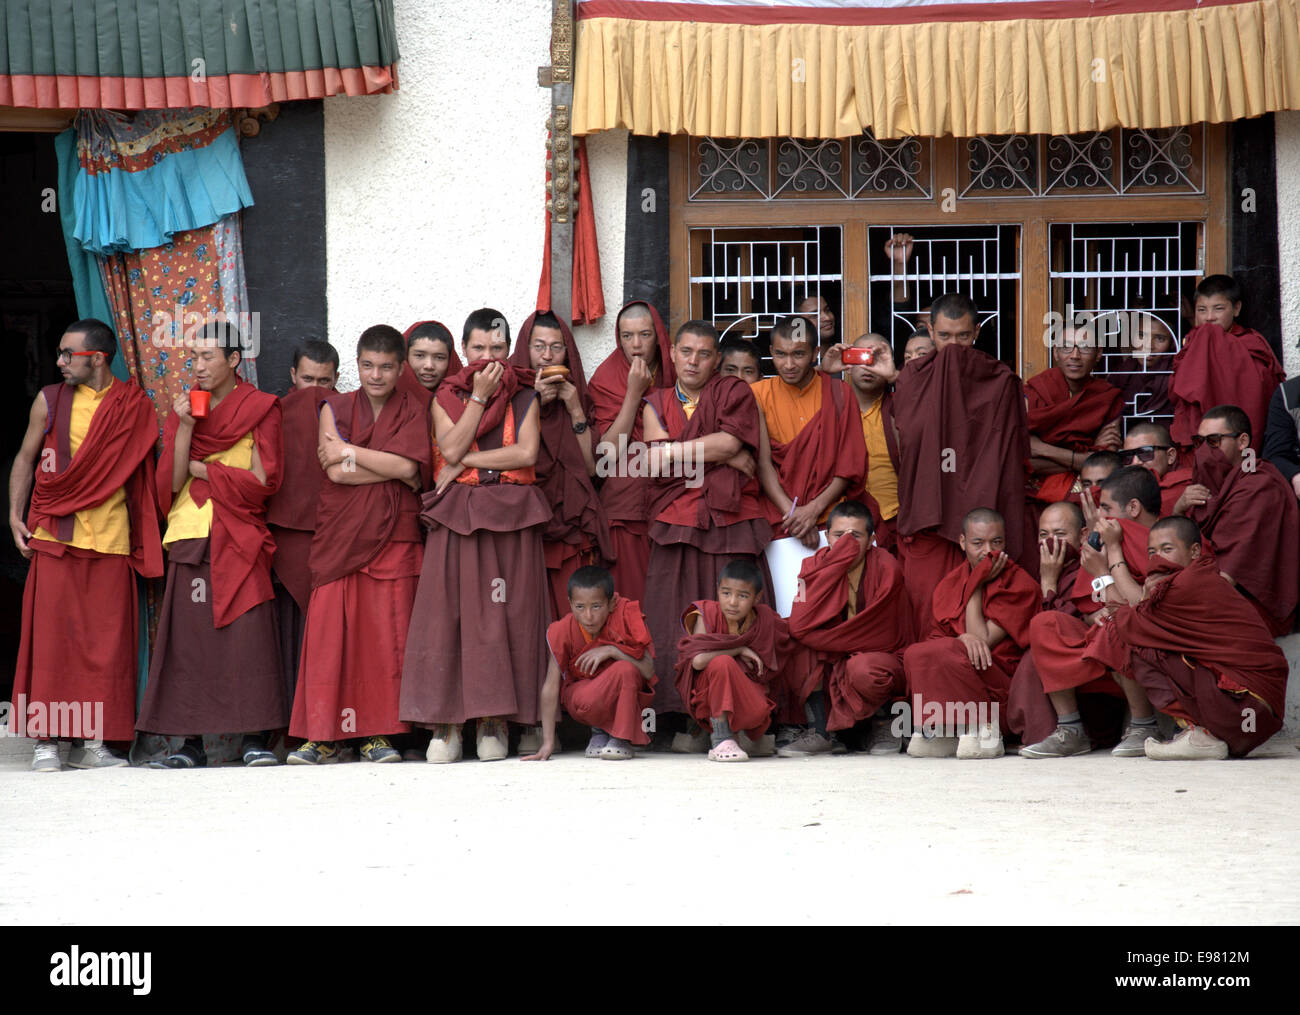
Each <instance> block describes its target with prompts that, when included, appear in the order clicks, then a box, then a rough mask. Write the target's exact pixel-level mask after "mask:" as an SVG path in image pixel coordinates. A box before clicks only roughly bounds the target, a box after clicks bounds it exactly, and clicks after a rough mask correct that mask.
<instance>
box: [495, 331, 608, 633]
mask: <svg viewBox="0 0 1300 1015" xmlns="http://www.w3.org/2000/svg"><path fill="white" fill-rule="evenodd" d="M536 319H537V315H536V314H533V315H532V316H530V317H529V318H528V320H526V321H524V323H523V326H522V327H521V328H520V329H519V335H518V337H517V338H516V339H515V351H514V352H513V353H511V355H510V362H511V363H512V364H514V366H515V367H516V369H517V370H518V371H519V377H520V383H522V384H523V385H524V386H526V387H530V386H532V384H533V383H534V382H535V380H536V375H535V373H534V371H533V370H531V369H530V368H529V366H528V364H529V357H528V346H529V343H530V342H531V341H532V335H533V324H534V322H535V321H536ZM560 333H561V334H562V335H563V336H564V346H565V362H564V365H565V366H567V367H568V368H569V377H568V380H569V382H570V383H571V384H573V385H574V387H576V388H577V389H578V400H579V401H580V402H581V403H582V407H583V413H584V416H585V417H586V419H587V421H588V423H589V424H590V425H589V426H588V428H587V431H586V432H585V433H583V434H581V435H579V434H576V433H574V432H573V420H572V418H571V417H570V416H569V410H568V409H567V408H566V407H565V405H564V404H563V403H562V402H561V401H560V400H559V399H558V398H556V399H554V400H553V401H552V402H550V403H549V404H548V405H543V406H541V407H540V412H541V415H540V418H539V423H540V426H541V441H540V443H539V445H538V451H537V466H536V472H537V484H538V486H539V487H540V488H541V491H542V495H543V496H544V497H545V498H546V502H547V503H548V504H550V505H551V511H552V514H551V520H550V521H549V522H547V523H546V530H545V531H544V532H543V533H542V551H543V553H544V554H545V555H546V572H547V578H548V588H549V590H550V597H551V614H552V616H555V617H562V616H564V614H566V613H568V612H569V594H568V582H569V578H570V577H571V576H572V575H573V573H574V572H575V571H577V569H578V568H580V567H582V566H584V565H586V564H595V563H600V562H604V563H606V564H608V563H610V562H612V561H613V559H614V545H613V541H612V539H611V538H610V534H609V522H608V520H607V518H606V516H605V506H604V504H602V503H601V500H600V495H599V494H598V493H597V492H596V487H595V485H594V483H593V482H592V478H591V476H589V475H588V474H587V460H586V458H585V457H583V453H582V447H581V445H580V444H579V442H580V441H586V442H588V443H589V444H590V445H591V446H592V448H593V449H594V447H595V444H596V438H597V434H596V432H595V428H594V424H591V419H592V409H591V398H590V396H589V395H588V394H587V380H586V376H585V375H584V373H583V370H582V355H581V353H580V352H579V351H578V345H577V343H576V342H574V340H573V333H572V332H571V331H569V329H568V328H567V327H566V326H565V325H564V324H563V323H561V324H560Z"/></svg>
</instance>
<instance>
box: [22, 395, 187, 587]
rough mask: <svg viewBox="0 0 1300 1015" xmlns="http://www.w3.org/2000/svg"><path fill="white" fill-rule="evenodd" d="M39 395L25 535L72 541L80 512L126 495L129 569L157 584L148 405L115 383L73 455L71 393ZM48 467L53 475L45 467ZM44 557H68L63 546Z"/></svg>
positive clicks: (158, 542) (153, 431) (159, 560)
mask: <svg viewBox="0 0 1300 1015" xmlns="http://www.w3.org/2000/svg"><path fill="white" fill-rule="evenodd" d="M41 395H42V397H43V398H44V399H45V441H44V446H43V452H42V457H41V465H40V466H38V467H37V469H36V475H35V481H34V483H33V486H32V497H31V505H30V507H29V508H28V512H27V528H28V530H30V531H32V532H35V531H36V530H37V529H38V528H42V529H44V530H45V531H46V532H49V533H51V534H52V535H53V536H54V537H55V538H57V539H64V540H67V539H71V538H72V534H73V526H74V519H75V515H76V513H77V512H78V511H84V510H86V509H88V508H93V507H97V506H98V505H100V504H102V503H103V502H104V501H105V500H107V499H108V498H109V497H111V496H112V495H113V494H114V493H116V492H117V491H118V490H119V489H123V490H124V491H125V496H126V508H127V515H128V518H129V525H130V529H131V557H130V559H131V567H132V568H133V569H134V570H135V571H136V572H137V573H138V574H140V575H141V576H143V577H145V578H157V577H159V576H160V575H162V573H163V556H162V537H161V535H160V533H159V527H158V499H157V490H156V487H155V469H154V457H153V450H154V441H155V440H156V439H157V436H158V430H157V426H158V423H157V416H156V415H155V414H154V410H153V403H151V402H150V401H149V398H148V396H147V395H145V393H144V392H143V391H141V390H140V388H139V387H137V386H136V385H135V384H133V383H130V382H127V381H122V380H115V381H113V383H112V385H111V386H110V387H109V390H108V391H107V392H106V393H105V394H104V395H103V398H102V399H101V401H100V402H99V405H98V406H97V407H96V408H95V412H94V415H93V416H92V417H91V420H90V426H89V427H88V428H87V430H86V435H85V437H83V438H82V440H81V444H80V445H79V446H78V448H77V453H76V454H75V455H73V454H72V452H71V444H70V432H69V426H70V425H71V420H72V400H73V398H74V397H75V395H76V388H74V387H73V386H71V385H68V384H51V385H48V386H46V387H45V388H43V389H41ZM50 460H52V461H53V463H54V468H53V469H47V468H46V467H45V463H46V462H47V461H50ZM169 465H170V460H169ZM169 473H170V469H169ZM168 503H170V497H169V498H168ZM42 550H44V551H46V552H49V553H53V554H55V555H56V556H62V555H63V553H65V552H66V550H65V549H64V545H63V544H62V543H45V544H44V545H43V546H42Z"/></svg>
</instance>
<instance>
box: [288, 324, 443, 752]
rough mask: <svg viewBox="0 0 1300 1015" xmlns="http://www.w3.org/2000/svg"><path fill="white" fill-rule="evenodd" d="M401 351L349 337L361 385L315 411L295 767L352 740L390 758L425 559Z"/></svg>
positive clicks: (422, 456) (380, 337)
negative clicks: (315, 488)
mask: <svg viewBox="0 0 1300 1015" xmlns="http://www.w3.org/2000/svg"><path fill="white" fill-rule="evenodd" d="M405 355H406V345H405V343H404V342H403V340H402V336H401V335H400V334H399V333H398V331H397V329H396V328H390V327H389V326H387V325H383V324H381V325H376V326H374V327H372V328H367V329H366V330H365V331H364V332H362V334H361V338H360V340H359V341H358V342H357V373H358V375H359V377H360V379H361V389H360V390H359V391H354V392H350V393H348V394H333V395H330V396H329V397H328V398H327V399H326V400H325V404H324V405H323V406H322V408H321V412H320V422H319V427H318V447H317V456H318V464H319V465H320V466H321V467H323V468H324V470H325V482H324V483H322V484H321V489H320V494H319V498H318V503H317V512H316V520H317V527H316V534H315V538H314V539H313V541H312V548H311V581H312V592H311V598H310V601H309V603H308V607H307V623H306V631H305V634H304V636H303V652H302V665H301V667H300V669H299V674H298V686H297V690H296V693H295V695H294V702H293V720H292V723H291V725H290V729H289V732H290V733H291V734H292V735H293V736H295V737H302V738H303V739H304V740H306V741H307V742H306V743H304V744H303V745H302V746H301V747H299V748H298V749H297V750H296V751H294V752H293V753H292V754H291V755H289V762H290V763H291V764H301V765H318V764H324V763H329V762H331V761H335V760H337V756H338V751H339V741H343V740H348V739H351V738H357V739H360V740H362V741H363V743H362V744H361V748H360V753H361V757H362V759H363V760H365V761H371V762H377V763H385V762H397V761H400V760H401V756H400V754H399V753H398V751H397V749H396V748H395V747H394V745H393V743H392V741H391V740H390V737H392V736H394V735H395V734H398V733H404V732H406V731H407V730H408V729H409V727H408V726H407V725H406V724H405V723H403V722H402V721H401V720H400V718H399V717H398V695H399V693H400V689H401V678H402V662H403V658H404V654H405V649H406V634H407V625H408V621H409V618H410V615H411V607H412V603H413V602H414V599H415V586H416V582H417V581H418V578H419V574H420V566H421V564H422V562H423V556H424V554H423V550H424V547H423V532H422V531H421V529H420V522H419V490H420V489H421V488H422V487H424V486H426V485H428V483H429V481H430V478H431V461H430V447H429V440H428V415H427V409H426V407H425V404H424V403H423V401H422V400H421V399H420V398H419V397H418V396H413V395H410V394H407V393H406V392H404V391H400V390H398V377H399V375H400V374H401V373H403V372H404V371H405V370H406V367H405V364H404V359H405Z"/></svg>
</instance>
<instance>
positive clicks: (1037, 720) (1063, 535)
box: [1007, 501, 1145, 758]
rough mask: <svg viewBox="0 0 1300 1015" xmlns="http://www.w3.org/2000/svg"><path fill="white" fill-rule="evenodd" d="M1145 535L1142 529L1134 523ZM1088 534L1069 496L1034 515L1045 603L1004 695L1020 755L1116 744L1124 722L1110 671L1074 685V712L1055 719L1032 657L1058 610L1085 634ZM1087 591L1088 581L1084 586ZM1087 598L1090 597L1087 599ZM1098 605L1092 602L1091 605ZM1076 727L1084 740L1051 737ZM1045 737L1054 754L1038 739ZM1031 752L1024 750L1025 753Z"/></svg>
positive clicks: (1078, 632)
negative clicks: (1081, 600) (1040, 631)
mask: <svg viewBox="0 0 1300 1015" xmlns="http://www.w3.org/2000/svg"><path fill="white" fill-rule="evenodd" d="M1137 528H1138V529H1140V530H1141V532H1142V534H1143V535H1145V529H1142V528H1141V526H1138V527H1137ZM1087 535H1088V527H1087V523H1086V522H1085V520H1084V515H1083V511H1082V509H1081V508H1080V507H1079V505H1078V504H1076V503H1073V502H1071V501H1060V502H1058V503H1056V504H1050V505H1048V506H1047V507H1046V508H1044V509H1043V513H1042V516H1041V517H1040V518H1039V520H1038V553H1039V561H1038V575H1039V584H1040V585H1041V587H1042V592H1043V606H1042V612H1040V613H1039V614H1038V615H1037V616H1036V617H1034V619H1033V620H1031V621H1030V622H1029V645H1030V650H1029V651H1028V652H1026V653H1025V654H1024V655H1023V656H1021V657H1020V662H1019V664H1017V666H1016V672H1015V675H1014V676H1012V678H1011V691H1010V693H1009V694H1008V696H1007V729H1009V730H1010V731H1011V732H1012V733H1015V734H1017V735H1019V737H1020V739H1021V741H1022V742H1023V743H1024V744H1026V745H1034V747H1030V746H1026V747H1023V748H1021V751H1020V754H1021V756H1022V757H1026V758H1038V757H1066V756H1068V755H1069V754H1083V753H1085V747H1086V748H1087V749H1091V747H1092V743H1095V742H1098V741H1100V742H1102V743H1104V744H1105V745H1106V746H1110V745H1112V744H1114V743H1115V742H1116V741H1117V740H1118V739H1119V736H1120V732H1121V730H1120V725H1121V723H1122V721H1123V710H1124V694H1123V692H1122V691H1121V690H1120V689H1119V685H1118V684H1117V683H1115V681H1113V680H1111V679H1110V678H1109V677H1108V676H1102V677H1101V678H1099V679H1098V680H1095V681H1093V682H1092V683H1090V684H1087V685H1085V686H1082V687H1079V688H1076V689H1075V690H1076V692H1077V693H1078V694H1079V695H1081V697H1080V698H1079V702H1078V713H1075V712H1073V711H1071V710H1068V709H1067V711H1066V712H1065V713H1064V714H1063V715H1062V716H1061V717H1059V718H1058V716H1057V714H1056V710H1055V709H1054V708H1053V707H1052V700H1051V699H1050V698H1049V697H1048V696H1047V692H1046V691H1045V690H1043V681H1042V677H1041V676H1040V675H1039V672H1038V667H1037V665H1036V664H1035V662H1034V652H1033V645H1034V631H1035V629H1036V627H1037V626H1038V625H1040V624H1044V623H1047V624H1050V623H1052V622H1053V621H1051V620H1047V621H1045V620H1044V619H1043V618H1044V617H1048V616H1050V615H1051V614H1053V613H1059V614H1061V615H1062V619H1066V620H1073V621H1078V622H1079V623H1080V625H1081V626H1080V627H1073V625H1072V627H1071V629H1072V630H1073V631H1075V633H1076V637H1077V639H1078V640H1079V641H1080V642H1081V641H1082V640H1083V638H1084V637H1086V635H1087V626H1086V625H1084V624H1083V623H1082V617H1083V614H1082V613H1081V612H1080V605H1079V604H1078V603H1076V602H1075V595H1076V591H1075V590H1076V587H1077V583H1078V576H1079V569H1080V564H1079V554H1080V551H1081V549H1082V547H1083V540H1084V538H1085V537H1086V536H1087ZM1087 589H1088V591H1089V592H1090V591H1091V586H1088V587H1087ZM1087 602H1088V603H1091V601H1090V600H1088V601H1087ZM1097 606H1100V604H1094V608H1096V607H1097ZM1075 726H1078V727H1079V730H1078V732H1080V733H1083V732H1086V733H1087V734H1088V738H1089V740H1088V742H1087V743H1086V744H1085V742H1084V741H1083V740H1078V741H1077V742H1074V743H1071V744H1070V745H1068V751H1067V750H1065V745H1059V744H1057V743H1056V742H1055V741H1054V740H1052V736H1053V734H1054V733H1056V732H1057V731H1058V729H1061V728H1064V727H1071V728H1072V727H1075ZM1045 740H1046V741H1049V745H1048V746H1050V747H1052V748H1053V749H1054V752H1052V753H1039V752H1046V751H1047V747H1044V746H1042V745H1041V744H1040V742H1041V741H1045ZM1027 751H1028V752H1029V753H1026V752H1027Z"/></svg>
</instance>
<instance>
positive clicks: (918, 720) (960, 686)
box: [903, 361, 1042, 730]
mask: <svg viewBox="0 0 1300 1015" xmlns="http://www.w3.org/2000/svg"><path fill="white" fill-rule="evenodd" d="M913 362H915V361H913ZM992 564H993V561H992V559H991V558H990V557H985V558H984V559H983V560H982V561H980V563H979V564H978V565H977V566H976V567H975V568H973V569H972V568H971V567H970V566H969V564H967V563H966V562H965V561H963V562H962V563H961V564H960V565H958V566H957V567H956V568H954V569H953V570H952V571H951V572H950V573H949V574H948V575H947V576H946V577H945V578H944V580H943V581H942V582H940V583H939V587H938V588H936V589H935V590H934V616H935V625H936V626H935V631H934V632H933V633H932V634H931V636H930V638H929V639H928V640H926V641H922V642H917V643H916V644H915V645H911V646H909V647H908V648H907V649H906V650H904V652H903V668H904V670H905V672H906V676H907V689H908V692H909V694H910V695H911V697H912V702H913V715H912V722H913V724H914V725H920V724H924V723H925V722H926V721H927V719H928V717H929V716H931V715H933V714H934V709H935V706H937V707H938V708H939V710H940V714H942V715H944V717H945V718H944V727H945V729H948V728H949V727H951V726H953V725H962V724H964V725H965V726H966V727H967V729H968V730H969V729H970V727H971V719H972V718H973V714H974V715H977V714H978V712H976V711H975V710H976V709H977V708H978V706H979V705H981V704H983V703H990V704H992V705H995V706H998V708H999V709H1000V708H1001V706H1002V705H1004V704H1005V703H1006V700H1007V694H1008V692H1009V691H1010V689H1011V674H1012V673H1014V672H1015V668H1016V664H1017V663H1019V662H1020V657H1021V655H1023V654H1024V651H1025V649H1026V648H1027V647H1028V644H1029V622H1030V620H1031V619H1032V618H1033V616H1034V615H1035V614H1036V613H1037V612H1038V609H1039V607H1040V605H1041V603H1042V589H1041V588H1040V587H1039V585H1038V583H1037V582H1036V581H1034V580H1033V579H1032V578H1030V577H1029V575H1028V574H1026V573H1025V572H1024V571H1023V570H1022V569H1021V568H1020V567H1019V565H1017V564H1016V563H1015V561H1013V560H1008V561H1007V563H1006V565H1005V566H1004V567H1003V569H1002V573H1001V574H999V575H998V576H997V577H996V578H994V579H993V580H992V581H991V582H988V583H987V584H986V585H985V586H984V588H983V590H982V594H983V612H984V618H985V620H989V621H992V622H993V623H995V624H997V625H998V626H999V627H1000V628H1002V630H1004V631H1006V633H1007V634H1006V637H1005V638H1003V639H1002V640H1001V641H999V642H998V643H997V644H996V645H994V646H993V649H992V652H991V655H992V657H993V661H992V664H991V665H990V666H989V667H988V668H987V669H984V670H976V669H975V667H973V666H972V665H971V663H970V659H969V657H968V656H967V655H966V648H965V646H963V645H962V644H961V642H960V641H958V640H957V639H958V636H959V635H961V634H964V633H965V632H966V603H967V601H968V600H969V599H970V597H971V595H973V594H976V583H977V582H978V580H979V579H980V578H981V577H983V576H985V575H987V574H988V572H989V569H990V568H991V567H992ZM931 703H933V704H931ZM996 715H997V712H996V711H994V712H993V713H992V714H991V716H990V721H992V718H993V717H995V716H996ZM950 717H951V718H954V719H956V718H957V717H964V722H961V721H958V722H953V723H950V722H949V721H948V720H949V718H950Z"/></svg>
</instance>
